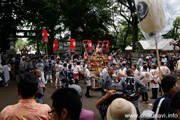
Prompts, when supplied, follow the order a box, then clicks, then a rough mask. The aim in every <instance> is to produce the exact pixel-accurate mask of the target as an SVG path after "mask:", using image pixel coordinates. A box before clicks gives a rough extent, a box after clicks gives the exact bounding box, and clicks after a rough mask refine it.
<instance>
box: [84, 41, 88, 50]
mask: <svg viewBox="0 0 180 120" xmlns="http://www.w3.org/2000/svg"><path fill="white" fill-rule="evenodd" d="M83 46H84V50H85V51H86V50H87V51H88V49H89V47H88V40H83Z"/></svg>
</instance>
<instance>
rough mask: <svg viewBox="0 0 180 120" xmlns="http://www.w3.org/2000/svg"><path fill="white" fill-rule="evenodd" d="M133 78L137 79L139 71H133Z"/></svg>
mask: <svg viewBox="0 0 180 120" xmlns="http://www.w3.org/2000/svg"><path fill="white" fill-rule="evenodd" d="M134 77H135V78H138V77H139V71H138V70H137V69H136V70H134Z"/></svg>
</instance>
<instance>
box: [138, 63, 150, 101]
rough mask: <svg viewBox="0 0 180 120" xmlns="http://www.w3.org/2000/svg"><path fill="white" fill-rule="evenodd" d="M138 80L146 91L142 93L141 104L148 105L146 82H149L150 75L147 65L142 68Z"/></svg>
mask: <svg viewBox="0 0 180 120" xmlns="http://www.w3.org/2000/svg"><path fill="white" fill-rule="evenodd" d="M140 80H141V81H142V82H143V83H144V85H145V87H146V89H145V90H144V91H143V92H142V102H143V103H148V93H147V89H148V82H149V81H150V73H149V72H148V71H147V65H144V66H143V71H142V72H141V75H140Z"/></svg>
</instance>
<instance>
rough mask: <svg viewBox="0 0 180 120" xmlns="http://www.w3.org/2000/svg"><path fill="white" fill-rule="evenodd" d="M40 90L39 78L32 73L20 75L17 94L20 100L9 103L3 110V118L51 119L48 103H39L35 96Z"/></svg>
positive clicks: (7, 119)
mask: <svg viewBox="0 0 180 120" xmlns="http://www.w3.org/2000/svg"><path fill="white" fill-rule="evenodd" d="M37 92H38V79H37V78H36V77H35V76H34V75H33V74H31V73H25V74H23V75H20V76H19V79H18V81H17V95H18V98H19V102H18V103H17V104H15V105H9V106H7V107H5V108H4V109H3V110H2V111H1V119H2V120H24V119H27V120H37V119H39V120H51V119H52V118H51V117H50V116H49V115H48V111H50V110H51V108H50V107H49V106H48V105H46V104H39V103H37V102H36V101H35V99H34V96H35V94H36V93H37Z"/></svg>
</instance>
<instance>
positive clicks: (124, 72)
mask: <svg viewBox="0 0 180 120" xmlns="http://www.w3.org/2000/svg"><path fill="white" fill-rule="evenodd" d="M126 70H127V68H126V61H123V62H122V67H121V69H120V71H119V72H120V73H121V74H123V75H126Z"/></svg>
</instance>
